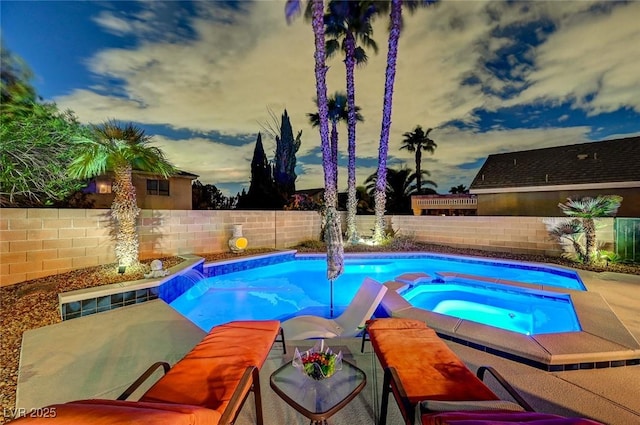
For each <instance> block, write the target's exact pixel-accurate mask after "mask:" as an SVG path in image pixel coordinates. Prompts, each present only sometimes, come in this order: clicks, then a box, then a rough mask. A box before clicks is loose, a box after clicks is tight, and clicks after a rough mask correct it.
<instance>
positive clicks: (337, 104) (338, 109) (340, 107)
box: [307, 92, 363, 192]
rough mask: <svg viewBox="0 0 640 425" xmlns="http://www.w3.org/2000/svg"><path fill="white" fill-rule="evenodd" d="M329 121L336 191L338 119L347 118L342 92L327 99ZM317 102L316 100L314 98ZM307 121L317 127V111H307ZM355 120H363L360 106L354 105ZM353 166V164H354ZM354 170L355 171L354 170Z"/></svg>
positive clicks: (318, 119)
mask: <svg viewBox="0 0 640 425" xmlns="http://www.w3.org/2000/svg"><path fill="white" fill-rule="evenodd" d="M328 102H329V103H328V110H329V121H331V161H332V162H333V163H334V164H335V166H336V172H335V175H334V178H335V180H334V182H333V184H334V186H335V190H336V192H337V191H338V170H337V166H338V124H339V122H340V121H347V120H348V115H349V113H348V111H347V97H346V95H345V94H344V93H341V92H336V93H334V95H333V97H330V98H329V100H328ZM316 104H317V100H316ZM307 116H308V117H309V123H310V124H311V126H312V127H318V125H319V122H320V118H319V114H318V113H309V114H307ZM356 120H358V121H363V118H362V115H360V108H359V107H357V106H356ZM354 166H355V164H354ZM354 172H355V171H354Z"/></svg>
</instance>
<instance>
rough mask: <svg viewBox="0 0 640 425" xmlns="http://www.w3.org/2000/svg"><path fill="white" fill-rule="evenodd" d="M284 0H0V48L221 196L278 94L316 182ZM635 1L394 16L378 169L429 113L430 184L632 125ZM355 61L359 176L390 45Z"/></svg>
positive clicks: (298, 25) (301, 185) (88, 114)
mask: <svg viewBox="0 0 640 425" xmlns="http://www.w3.org/2000/svg"><path fill="white" fill-rule="evenodd" d="M284 5H285V1H284V0H277V1H276V0H273V1H254V2H250V1H240V2H221V1H198V2H178V1H139V2H133V1H111V2H110V1H85V2H82V1H6V0H3V1H2V2H0V8H1V34H2V40H3V43H4V44H5V46H6V47H7V48H8V49H10V50H12V51H13V52H14V53H16V54H17V55H19V56H21V57H22V58H23V59H24V60H25V61H26V62H27V64H28V65H29V66H30V67H31V69H32V70H33V72H34V74H35V78H34V80H33V84H34V86H35V87H36V90H37V92H38V94H39V95H40V96H42V97H43V98H44V99H45V100H48V101H55V102H56V103H57V104H58V106H59V107H60V108H61V109H71V110H73V111H74V112H75V113H76V114H77V116H78V117H79V118H80V120H81V121H82V122H84V123H101V122H104V121H105V120H107V119H116V120H120V121H123V122H133V123H135V124H137V125H139V126H141V127H142V128H144V129H145V130H146V131H147V132H148V134H150V135H153V136H154V140H155V143H156V145H157V146H159V147H160V148H162V149H163V150H164V152H165V153H166V154H167V156H168V158H169V159H170V160H171V161H172V162H173V163H174V164H175V165H176V166H177V167H178V168H180V169H181V170H184V171H188V172H191V173H194V174H198V175H199V176H200V177H199V179H200V181H201V182H203V183H205V184H206V183H211V184H215V185H216V186H217V187H218V188H220V189H221V190H223V191H224V192H225V193H226V194H235V193H236V192H238V191H240V190H241V189H242V187H244V188H247V189H248V187H249V179H250V162H251V157H252V154H253V149H254V146H255V141H256V136H257V133H258V132H259V131H262V132H263V142H264V144H265V151H266V152H267V156H268V157H269V159H270V160H272V159H273V156H274V154H273V153H274V151H275V141H274V140H272V139H271V138H270V137H268V136H266V135H265V134H264V130H263V128H262V127H263V126H265V125H269V124H270V123H272V118H271V117H270V115H269V110H272V111H273V112H274V113H275V114H276V115H277V116H278V118H279V117H280V115H281V113H282V112H283V110H284V109H285V108H286V109H287V111H288V113H289V115H290V116H291V121H292V125H293V129H294V133H297V131H298V130H302V131H303V133H302V146H301V148H300V150H299V152H298V154H297V160H298V167H297V173H298V179H297V182H296V187H297V188H298V189H309V188H316V187H321V186H323V177H322V166H321V156H320V141H319V134H318V131H317V130H316V129H314V128H312V127H311V126H310V125H309V123H308V118H307V113H309V112H315V109H316V108H315V106H314V104H313V98H314V97H315V79H314V72H313V67H314V60H313V33H312V29H311V24H310V23H309V22H306V21H305V20H304V19H303V18H302V17H299V18H298V19H297V20H295V21H294V22H293V23H292V24H291V25H287V23H286V20H285V16H284ZM638 22H640V1H631V2H613V1H548V2H543V1H528V2H524V1H523V2H502V1H491V2H484V1H447V0H444V1H442V2H441V3H440V4H438V5H436V6H431V7H428V8H425V9H422V10H419V11H418V12H417V13H415V14H414V15H412V16H409V15H407V14H406V13H405V27H404V32H403V33H402V36H401V39H400V47H399V57H398V68H397V74H396V85H395V95H394V106H393V119H392V127H391V136H390V140H389V166H390V167H392V168H400V167H401V166H402V165H405V164H406V165H407V166H408V167H409V168H411V169H414V168H415V166H414V160H413V154H412V153H409V152H407V151H406V150H402V151H401V150H399V147H400V146H401V142H402V134H403V133H405V132H408V131H412V130H413V129H414V128H415V127H416V125H421V126H422V127H423V128H424V129H426V128H429V127H432V128H434V130H433V131H432V132H431V137H432V139H434V140H435V142H436V143H437V145H438V148H437V149H436V151H435V154H434V155H428V154H427V155H425V156H424V157H423V162H422V166H423V169H427V170H429V171H430V173H431V177H430V179H431V180H434V181H435V182H436V183H438V188H437V190H438V192H439V193H447V192H448V191H449V189H450V188H451V187H452V186H457V185H460V184H463V185H465V186H467V187H468V186H469V185H470V184H471V181H472V179H473V177H474V175H475V174H476V172H477V171H478V169H479V168H480V166H481V165H482V163H483V162H484V160H485V158H486V157H487V155H489V154H492V153H501V152H510V151H515V150H526V149H535V148H543V147H550V146H558V145H565V144H573V143H582V142H587V141H598V140H605V139H611V138H618V137H624V136H630V135H637V134H640V25H638ZM387 23H388V20H387V18H386V17H384V18H382V17H381V18H377V20H376V22H375V25H374V39H375V40H376V41H377V43H378V46H379V52H378V54H377V55H376V54H374V53H373V52H372V51H371V52H369V63H368V64H367V65H366V66H364V67H360V68H358V69H357V70H356V104H357V105H358V106H360V107H361V113H362V115H363V117H364V119H365V122H364V123H359V124H358V127H357V158H358V159H357V167H358V171H357V184H358V185H361V184H363V183H364V180H365V179H366V178H367V176H369V175H370V174H372V173H373V172H375V170H376V164H377V155H378V153H377V152H378V143H379V139H380V128H381V123H380V119H381V115H382V97H383V91H384V74H385V66H386V55H387V35H388V33H387ZM327 63H328V65H329V66H330V69H329V72H328V76H327V79H328V86H329V87H328V93H329V95H331V94H332V93H334V92H335V91H344V90H345V89H344V87H345V77H344V64H343V62H342V61H341V58H339V57H335V58H333V59H330V60H328V62H327ZM346 140H347V129H346V126H345V125H344V124H343V125H342V127H340V151H341V163H340V165H341V168H340V170H339V173H340V181H339V189H340V190H341V191H342V190H346V174H347V173H346V149H347V148H346Z"/></svg>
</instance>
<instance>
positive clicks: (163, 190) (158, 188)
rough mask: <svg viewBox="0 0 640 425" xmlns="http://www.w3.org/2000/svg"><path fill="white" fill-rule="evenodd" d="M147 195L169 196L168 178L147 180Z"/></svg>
mask: <svg viewBox="0 0 640 425" xmlns="http://www.w3.org/2000/svg"><path fill="white" fill-rule="evenodd" d="M147 195H159V196H169V180H150V179H149V180H147Z"/></svg>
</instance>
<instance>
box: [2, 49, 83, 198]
mask: <svg viewBox="0 0 640 425" xmlns="http://www.w3.org/2000/svg"><path fill="white" fill-rule="evenodd" d="M0 53H1V59H2V67H0V74H1V79H0V93H1V94H0V97H1V99H0V206H2V207H38V206H50V205H55V204H57V203H59V202H62V201H63V200H64V199H65V198H67V197H68V196H70V195H71V194H73V193H74V192H77V191H78V190H80V189H81V188H83V187H84V186H85V184H84V182H83V181H79V180H76V179H72V178H70V177H69V176H68V175H67V171H66V170H67V167H68V165H69V163H70V162H71V160H72V159H73V158H74V153H73V151H72V149H70V146H69V141H70V139H71V138H73V137H75V136H77V135H80V134H83V132H84V131H85V129H84V128H83V127H82V126H81V125H80V124H79V123H78V120H77V119H76V117H75V116H74V115H73V113H72V112H71V111H67V112H60V111H59V110H58V108H57V106H56V105H55V104H51V103H39V102H38V101H37V96H36V92H35V89H34V88H33V87H32V86H31V84H30V83H29V79H30V78H31V71H30V70H29V68H28V67H27V65H26V64H25V63H24V62H23V61H22V60H21V59H20V58H18V57H17V56H15V55H13V54H12V53H11V52H10V51H9V50H8V49H6V48H5V47H4V45H1V52H0Z"/></svg>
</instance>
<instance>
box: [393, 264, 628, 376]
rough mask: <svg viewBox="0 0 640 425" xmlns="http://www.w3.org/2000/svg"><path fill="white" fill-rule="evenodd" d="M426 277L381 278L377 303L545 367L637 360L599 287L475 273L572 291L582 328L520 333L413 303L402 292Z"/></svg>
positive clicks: (449, 276) (458, 338)
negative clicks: (554, 284) (382, 294)
mask: <svg viewBox="0 0 640 425" xmlns="http://www.w3.org/2000/svg"><path fill="white" fill-rule="evenodd" d="M438 274H439V275H440V276H441V277H442V278H443V279H444V281H445V282H446V281H448V280H454V279H455V278H456V277H458V276H460V277H464V278H469V277H471V275H464V274H457V273H446V272H443V273H438ZM425 279H431V277H430V276H426V275H424V274H423V273H422V274H420V273H413V274H411V273H409V274H405V275H403V276H399V277H397V278H396V280H395V281H388V282H385V283H384V285H385V286H387V287H388V288H389V290H388V291H387V293H386V294H385V297H384V298H383V300H382V303H381V308H382V309H383V310H384V311H385V313H386V314H388V315H389V316H391V317H404V318H412V319H418V320H422V321H424V322H426V323H427V325H428V326H430V327H431V328H433V329H434V330H435V331H436V332H437V333H438V334H439V335H440V336H441V337H443V338H445V339H449V340H452V341H455V342H457V343H460V344H463V345H467V346H469V347H472V348H476V349H479V350H482V351H486V352H489V353H491V354H495V355H499V356H501V357H505V358H509V359H512V360H515V361H518V362H520V363H525V364H528V365H530V366H533V367H537V368H539V369H543V370H547V371H554V372H555V371H568V370H580V369H600V368H607V367H619V366H630V365H638V364H640V343H639V342H638V341H637V340H636V338H635V337H634V336H633V335H632V334H631V333H630V332H629V330H628V329H627V328H626V327H625V325H624V324H623V323H622V322H621V321H620V319H619V318H618V317H617V316H616V314H615V313H614V312H613V311H612V310H611V308H610V306H609V305H608V303H607V302H606V301H605V299H604V298H603V297H602V296H601V295H600V294H599V293H595V292H589V291H578V290H572V289H565V288H558V287H551V286H544V285H543V286H540V285H530V284H526V283H521V282H513V281H505V280H500V279H479V280H484V281H486V282H487V283H500V284H504V285H511V286H519V287H523V288H530V289H543V290H545V291H550V292H555V293H559V294H568V295H569V296H570V298H571V301H572V303H573V305H574V308H575V311H576V315H577V316H578V320H579V322H580V326H581V328H582V330H581V331H579V332H561V333H554V334H541V335H523V334H519V333H517V332H511V331H507V330H504V329H499V328H495V327H492V326H487V325H483V324H480V323H477V322H472V321H469V320H464V319H458V318H456V317H451V316H446V315H443V314H440V313H434V312H431V311H428V310H424V309H420V308H416V307H414V306H412V305H411V303H409V302H408V301H407V300H405V299H404V298H403V297H402V295H401V293H402V292H403V291H405V290H407V289H409V288H411V287H413V286H415V285H416V284H419V283H420V282H421V281H424V280H425Z"/></svg>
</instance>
